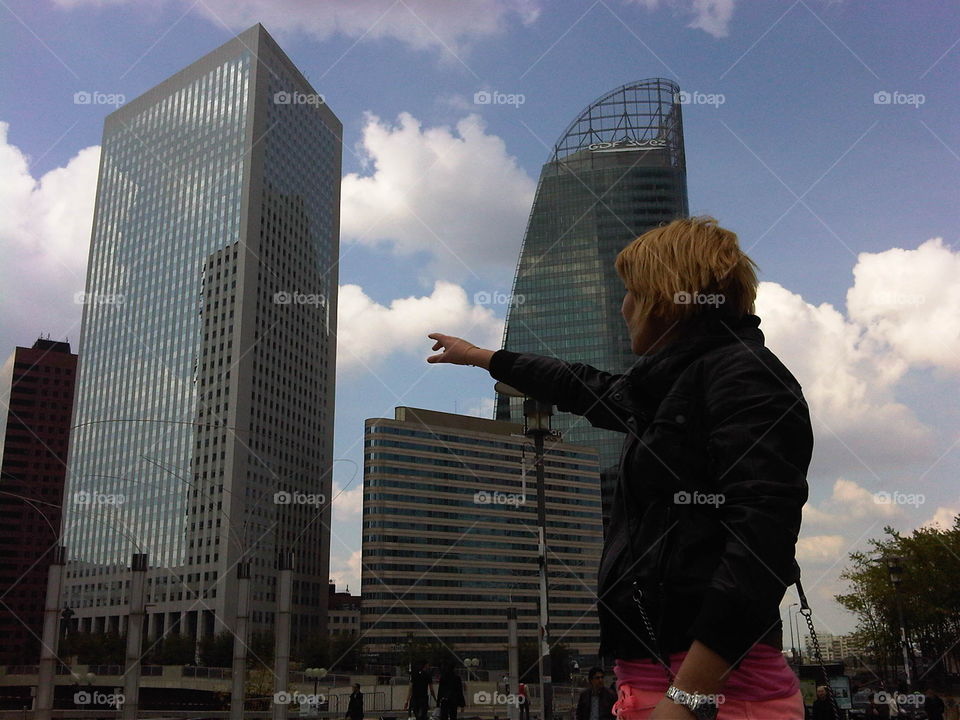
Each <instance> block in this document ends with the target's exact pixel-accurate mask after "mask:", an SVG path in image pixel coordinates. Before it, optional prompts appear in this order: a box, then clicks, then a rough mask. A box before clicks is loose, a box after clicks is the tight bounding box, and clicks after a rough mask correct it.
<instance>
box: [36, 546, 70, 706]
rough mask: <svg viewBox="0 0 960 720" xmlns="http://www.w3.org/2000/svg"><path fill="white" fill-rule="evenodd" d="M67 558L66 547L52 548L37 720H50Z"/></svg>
mask: <svg viewBox="0 0 960 720" xmlns="http://www.w3.org/2000/svg"><path fill="white" fill-rule="evenodd" d="M66 555H67V551H66V548H65V547H63V546H62V545H58V546H57V547H55V548H54V549H53V558H52V560H51V562H50V569H49V570H48V571H47V597H46V600H45V602H44V606H43V638H42V640H41V643H40V667H39V675H38V677H37V705H36V708H37V719H38V720H49V718H50V713H51V711H52V710H53V695H54V692H53V691H54V686H55V685H56V681H57V638H58V637H59V634H60V632H59V626H58V622H59V620H60V591H61V589H62V587H63V565H64V563H65V562H66Z"/></svg>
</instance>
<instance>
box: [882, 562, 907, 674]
mask: <svg viewBox="0 0 960 720" xmlns="http://www.w3.org/2000/svg"><path fill="white" fill-rule="evenodd" d="M884 562H885V563H886V565H887V575H888V576H889V577H890V584H891V585H892V586H893V597H894V599H895V600H896V603H897V619H898V620H899V622H900V649H901V650H902V651H903V672H904V674H905V675H906V676H907V690H910V689H912V688H913V680H912V674H911V672H910V650H909V645H908V643H907V626H906V625H905V624H904V622H903V601H902V600H901V599H900V583H901V582H903V558H900V557H897V556H895V555H891V556H888V557H886V558H884Z"/></svg>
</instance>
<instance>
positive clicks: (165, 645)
mask: <svg viewBox="0 0 960 720" xmlns="http://www.w3.org/2000/svg"><path fill="white" fill-rule="evenodd" d="M196 652H197V643H196V642H195V641H194V639H193V638H192V637H190V636H189V635H167V636H166V637H164V638H163V639H161V640H160V641H159V642H158V643H157V645H156V647H154V649H153V651H152V652H151V653H150V662H151V663H153V664H156V665H193V663H194V661H195V657H196Z"/></svg>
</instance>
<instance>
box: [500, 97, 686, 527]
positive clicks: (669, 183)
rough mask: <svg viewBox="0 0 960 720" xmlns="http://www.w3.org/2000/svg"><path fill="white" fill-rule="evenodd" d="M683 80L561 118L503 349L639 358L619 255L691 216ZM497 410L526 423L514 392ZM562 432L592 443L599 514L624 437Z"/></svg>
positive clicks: (558, 420)
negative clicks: (626, 314) (626, 315)
mask: <svg viewBox="0 0 960 720" xmlns="http://www.w3.org/2000/svg"><path fill="white" fill-rule="evenodd" d="M679 92H680V89H679V87H678V86H677V85H676V84H675V83H673V82H671V81H669V80H663V79H652V80H642V81H640V82H636V83H630V84H629V85H624V86H623V87H619V88H617V89H616V90H613V91H612V92H609V93H607V94H606V95H603V96H602V97H600V98H598V99H597V100H595V101H594V102H593V103H591V104H590V105H589V106H588V107H587V108H586V109H585V110H583V111H582V112H581V113H580V114H579V115H578V116H577V118H576V119H575V120H574V121H573V122H572V123H571V124H570V125H569V127H567V129H566V130H565V131H564V132H563V134H562V135H561V136H560V139H559V140H558V141H557V143H556V145H555V146H554V148H553V151H552V153H551V156H550V158H549V160H548V161H547V163H546V164H545V165H544V166H543V169H542V170H541V173H540V181H539V184H538V187H537V193H536V197H535V199H534V204H533V209H532V211H531V213H530V220H529V224H528V225H527V232H526V236H525V237H524V241H523V247H522V249H521V251H520V261H519V263H518V265H517V273H516V278H515V279H514V286H513V297H514V299H515V302H514V303H513V304H511V306H510V309H509V312H508V315H507V325H506V330H505V332H504V347H505V348H506V349H508V350H513V351H515V352H532V353H538V354H541V355H550V356H554V357H558V358H560V359H563V360H567V361H569V362H582V363H586V364H588V365H592V366H594V367H597V368H599V369H602V370H606V371H608V372H611V373H622V372H625V371H626V370H627V369H628V368H629V367H630V366H631V365H632V364H633V362H634V361H635V360H636V358H635V356H634V355H633V354H632V353H631V351H630V340H629V336H628V334H627V329H626V325H625V324H624V320H623V317H622V316H621V315H620V304H621V302H622V301H623V294H624V288H623V283H622V282H621V281H620V278H619V277H618V276H617V273H616V270H615V269H614V265H613V263H614V259H615V258H616V256H617V253H619V252H620V250H622V249H623V248H624V247H625V246H626V245H628V244H629V243H630V242H631V241H632V240H633V239H635V238H636V237H637V236H638V235H641V234H642V233H644V232H646V231H647V230H650V229H652V228H655V227H657V226H659V225H661V224H663V223H668V222H670V221H671V220H674V219H676V218H678V217H685V216H687V214H688V213H689V210H688V207H687V173H686V163H685V160H684V151H683V121H682V117H681V113H680V104H679V102H678V99H679ZM496 417H497V419H501V420H511V421H513V422H522V419H523V412H522V406H521V399H520V398H509V397H507V396H505V395H500V396H498V397H497V406H496ZM553 427H554V428H555V429H559V430H561V431H562V432H563V436H564V440H566V441H567V442H571V443H576V444H578V445H590V446H593V447H596V448H597V450H598V451H599V453H600V463H601V468H602V469H603V471H604V472H603V476H602V482H603V485H604V492H603V498H604V517H607V516H608V512H607V504H608V503H609V501H610V500H611V499H612V496H613V494H612V485H611V484H610V481H611V480H612V477H613V475H612V472H610V468H611V467H612V466H615V465H616V463H617V461H618V459H619V454H620V448H621V446H622V444H623V435H622V434H620V433H615V432H611V431H608V430H600V429H595V428H592V427H591V426H590V424H589V423H588V422H587V421H586V420H584V419H582V418H580V417H577V416H574V415H569V414H566V413H560V414H559V415H556V416H554V418H553Z"/></svg>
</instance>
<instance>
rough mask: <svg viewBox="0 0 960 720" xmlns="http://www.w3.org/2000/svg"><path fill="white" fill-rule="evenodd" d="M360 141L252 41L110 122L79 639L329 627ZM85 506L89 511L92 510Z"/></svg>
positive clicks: (281, 57)
mask: <svg viewBox="0 0 960 720" xmlns="http://www.w3.org/2000/svg"><path fill="white" fill-rule="evenodd" d="M341 136H342V126H341V123H340V121H339V120H338V119H337V117H336V116H335V115H334V114H333V112H332V111H331V110H330V109H329V108H328V107H327V105H326V103H325V101H324V98H323V96H321V95H319V94H318V93H317V92H316V91H315V90H314V89H313V87H311V85H310V83H309V82H308V81H307V80H306V79H305V78H304V77H303V75H302V74H301V73H300V72H299V71H298V70H297V68H296V67H295V66H294V65H293V63H292V62H291V61H290V59H289V58H288V57H287V56H286V55H285V54H284V52H283V51H282V50H281V49H280V47H279V46H278V45H277V44H276V42H275V41H274V40H273V39H272V38H271V37H270V35H269V34H268V33H267V32H266V30H265V29H264V28H263V27H262V26H260V25H255V26H254V27H252V28H250V29H249V30H247V31H245V32H243V33H242V34H241V35H239V36H237V37H236V38H234V39H233V40H231V41H229V42H227V43H226V44H224V45H223V46H221V47H220V48H218V49H216V50H214V51H213V52H211V53H209V54H208V55H206V56H205V57H203V58H201V59H200V60H198V61H196V62H195V63H193V64H192V65H190V66H189V67H187V68H185V69H184V70H182V71H180V72H178V73H177V74H175V75H173V76H172V77H170V78H169V79H167V80H166V81H164V82H162V83H161V84H160V85H158V86H156V87H154V88H153V89H151V90H149V91H148V92H146V93H145V94H143V95H141V96H140V97H138V98H136V99H134V100H133V101H131V102H129V103H128V104H126V105H124V106H122V107H121V108H119V109H118V110H117V111H116V112H114V113H112V114H111V115H109V116H108V117H107V118H106V121H105V124H104V130H103V149H102V156H101V161H100V163H101V164H100V174H99V180H98V185H97V198H96V209H95V214H94V223H93V233H92V239H91V246H90V262H89V270H88V276H87V290H86V293H85V295H84V296H83V301H84V302H85V307H84V314H83V328H82V338H81V345H80V351H79V355H80V363H79V377H78V387H77V401H76V408H75V417H74V425H75V429H74V436H73V441H72V444H71V449H70V461H69V470H68V480H67V482H68V493H67V495H68V503H67V505H66V513H65V521H64V528H65V545H66V548H67V556H68V563H67V570H66V579H65V589H64V600H65V602H66V603H67V605H69V606H70V608H72V610H73V611H74V613H75V614H74V618H73V621H72V623H73V625H74V629H75V630H82V631H91V632H106V631H118V632H123V631H124V629H125V628H124V622H125V613H126V610H127V603H128V598H127V592H128V571H127V568H128V566H129V563H130V561H131V555H132V554H133V553H146V554H147V557H148V565H149V570H148V573H147V600H146V602H147V606H148V637H149V638H156V637H161V636H163V635H165V634H167V633H170V632H176V633H178V634H186V635H191V636H195V637H197V638H198V639H199V638H201V637H203V636H205V635H208V634H209V633H212V632H219V631H223V630H225V629H227V628H229V627H230V626H231V625H232V621H233V618H234V617H235V615H236V601H237V593H236V589H235V579H236V572H237V570H236V568H237V565H238V563H240V562H249V563H250V565H251V567H250V572H251V579H252V582H251V585H252V588H253V594H252V597H251V601H250V603H251V604H250V609H251V619H252V629H253V631H254V632H256V631H267V630H269V629H270V628H272V627H273V625H274V615H275V612H276V581H277V577H278V573H277V569H276V565H277V557H278V555H280V554H281V553H288V552H292V553H293V554H294V557H295V561H294V562H295V565H294V576H293V593H294V597H293V631H294V636H295V637H301V638H302V637H304V636H306V635H307V634H312V633H322V632H325V625H326V615H327V581H328V567H329V527H330V509H329V505H328V504H327V501H328V499H329V497H330V488H331V478H330V468H331V463H332V442H333V416H334V374H335V359H336V317H337V262H338V258H339V207H340V174H341V172H340V170H341V165H340V163H341ZM78 498H82V499H83V500H84V502H78V501H77V499H78Z"/></svg>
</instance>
